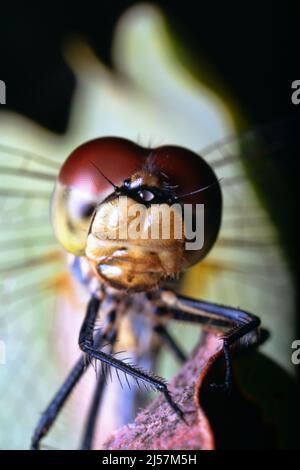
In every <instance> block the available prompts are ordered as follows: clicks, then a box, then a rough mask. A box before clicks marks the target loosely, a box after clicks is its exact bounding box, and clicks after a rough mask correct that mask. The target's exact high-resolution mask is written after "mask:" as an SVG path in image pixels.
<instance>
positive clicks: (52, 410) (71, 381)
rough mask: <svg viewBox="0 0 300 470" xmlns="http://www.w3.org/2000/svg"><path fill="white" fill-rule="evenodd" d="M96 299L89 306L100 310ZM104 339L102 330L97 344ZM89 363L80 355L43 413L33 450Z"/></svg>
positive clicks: (97, 337)
mask: <svg viewBox="0 0 300 470" xmlns="http://www.w3.org/2000/svg"><path fill="white" fill-rule="evenodd" d="M94 299H95V298H94V297H93V301H91V305H90V306H89V308H91V309H92V310H94V309H95V308H96V307H97V305H98V307H97V311H98V308H99V299H98V303H97V302H95V300H94ZM102 341H103V335H102V332H99V333H97V335H96V337H95V345H96V346H97V347H99V346H100V344H101V342H102ZM88 365H89V363H87V362H86V358H85V357H84V356H82V357H80V359H79V360H78V361H77V362H76V364H75V365H74V367H73V368H72V370H71V372H70V373H69V375H68V376H67V378H66V380H65V381H64V383H63V384H62V386H61V387H60V389H59V390H58V392H57V393H56V394H55V396H54V398H53V399H52V400H51V402H50V404H49V405H48V407H47V408H46V410H45V411H44V412H43V413H42V415H41V417H40V419H39V421H38V424H37V426H36V428H35V430H34V433H33V436H32V439H31V449H32V450H38V449H39V444H40V441H41V439H42V438H43V437H45V436H46V434H48V432H49V430H50V429H51V427H52V425H53V423H54V421H55V420H56V418H57V416H58V414H59V412H60V410H61V408H62V407H63V405H64V404H65V402H66V400H67V399H68V397H69V395H70V393H71V392H72V390H73V388H74V387H75V385H76V384H77V382H78V381H79V379H80V378H81V377H82V375H83V374H84V372H85V371H86V369H87V366H88Z"/></svg>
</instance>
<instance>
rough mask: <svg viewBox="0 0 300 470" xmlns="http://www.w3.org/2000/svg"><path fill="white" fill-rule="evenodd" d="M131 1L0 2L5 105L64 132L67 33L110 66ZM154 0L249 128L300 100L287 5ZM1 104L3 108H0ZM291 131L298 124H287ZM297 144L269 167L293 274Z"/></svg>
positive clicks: (293, 26)
mask: <svg viewBox="0 0 300 470" xmlns="http://www.w3.org/2000/svg"><path fill="white" fill-rule="evenodd" d="M134 3H137V2H133V1H119V0H114V1H98V2H95V3H92V2H88V1H85V2H78V3H75V2H72V4H62V3H61V4H59V5H56V4H55V3H52V2H49V3H40V4H39V5H38V4H37V5H36V6H30V4H28V3H27V2H26V3H25V2H24V3H20V4H17V3H14V2H6V3H5V4H3V3H2V4H1V12H0V14H1V20H0V22H1V23H0V48H1V49H0V78H1V79H2V80H4V81H5V82H6V86H7V105H6V106H3V109H13V110H15V111H18V112H19V113H22V114H24V115H26V116H28V117H30V118H31V119H33V120H35V121H37V122H39V123H40V124H42V125H43V126H45V127H48V128H49V129H51V130H53V131H55V132H57V133H63V132H64V130H65V129H66V125H67V122H68V116H69V111H70V103H71V99H72V94H73V92H74V85H75V77H74V76H73V74H72V72H71V70H70V69H69V68H68V66H67V65H66V64H65V63H64V60H63V58H62V55H61V49H62V44H63V41H64V40H65V39H66V38H68V37H69V36H70V35H72V34H74V33H75V34H76V33H79V34H80V35H82V36H83V37H85V38H86V39H87V40H88V41H89V43H90V44H91V45H92V47H93V48H94V50H95V52H96V53H97V54H98V56H99V57H100V58H101V60H102V61H104V62H105V63H107V64H109V65H110V66H111V38H112V32H113V30H114V26H115V23H116V21H117V19H118V18H119V16H120V15H121V14H122V12H123V11H124V10H126V9H127V8H128V6H130V5H132V4H134ZM152 3H154V4H158V5H159V6H160V7H161V8H162V10H163V11H164V13H165V15H166V18H167V21H168V26H169V28H170V29H171V30H172V31H173V32H174V33H175V34H176V35H177V39H178V42H179V43H182V44H183V45H184V47H185V48H186V50H187V51H189V53H190V54H191V55H192V57H193V60H194V62H195V63H197V61H198V60H199V61H200V60H202V59H203V58H204V59H205V60H207V62H208V63H209V64H210V65H211V66H212V67H213V69H214V71H215V72H216V73H217V74H218V75H220V77H222V80H223V82H224V83H225V84H226V86H227V87H228V88H229V89H230V90H232V91H233V92H234V95H235V97H236V99H237V102H238V104H239V106H240V107H241V109H243V110H244V111H245V114H246V115H247V116H248V117H249V120H250V122H251V123H252V124H253V125H258V124H260V123H263V122H267V121H270V120H274V119H277V118H285V117H289V118H290V117H291V118H294V119H297V118H298V117H299V113H300V105H299V106H295V105H293V104H292V102H291V83H292V81H293V80H296V79H300V73H299V61H300V59H299V54H298V53H297V39H298V38H297V36H298V29H299V24H297V23H299V16H298V14H297V11H296V10H295V5H293V4H292V3H290V2H286V1H285V2H279V1H277V2H275V1H273V2H271V1H260V2H257V3H255V2H240V3H237V2H236V3H229V2H212V1H210V2H209V1H205V2H204V1H200V2H196V1H195V2H191V1H185V2H183V1H181V2H179V1H178V2H177V1H171V0H164V1H160V2H155V1H153V2H152ZM1 111H2V107H1V109H0V112H1ZM293 126H294V127H295V129H296V126H297V121H296V120H294V121H293ZM298 155H299V153H298V148H297V147H296V145H295V146H294V147H293V148H291V147H290V148H289V152H287V153H284V155H282V154H279V155H275V156H274V157H273V158H274V164H275V165H276V166H277V167H278V168H279V169H280V172H281V173H282V178H284V179H285V180H286V181H288V182H289V185H290V188H291V191H290V195H289V199H288V200H287V202H286V204H287V211H286V214H285V219H284V220H283V221H281V225H282V227H283V226H285V230H286V229H287V227H288V237H287V238H286V243H288V244H289V245H290V247H289V248H290V249H289V253H290V262H291V264H292V267H293V270H294V273H295V274H297V273H298V271H299V267H298V256H297V254H298V232H297V225H298V223H297V222H298V213H299V210H298V208H297V204H296V203H297V200H298V190H297V186H298V168H297V163H298Z"/></svg>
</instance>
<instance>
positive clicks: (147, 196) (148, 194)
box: [138, 189, 155, 202]
mask: <svg viewBox="0 0 300 470" xmlns="http://www.w3.org/2000/svg"><path fill="white" fill-rule="evenodd" d="M138 195H139V196H140V198H141V199H143V201H145V202H149V201H152V199H154V197H155V196H154V194H153V193H152V191H149V189H141V190H140V191H139V192H138Z"/></svg>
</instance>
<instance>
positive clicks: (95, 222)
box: [51, 137, 222, 291]
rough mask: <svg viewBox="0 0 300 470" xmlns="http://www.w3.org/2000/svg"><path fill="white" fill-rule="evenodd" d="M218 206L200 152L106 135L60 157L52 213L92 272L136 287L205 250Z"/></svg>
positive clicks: (63, 238) (61, 235) (174, 271)
mask: <svg viewBox="0 0 300 470" xmlns="http://www.w3.org/2000/svg"><path fill="white" fill-rule="evenodd" d="M221 206H222V203H221V191H220V186H219V182H218V180H217V179H216V177H215V175H214V173H213V171H212V169H211V168H210V167H209V165H208V164H207V163H206V162H205V161H204V160H203V159H202V158H201V157H200V156H199V155H197V154H195V153H193V152H191V151H189V150H187V149H184V148H182V147H177V146H163V147H158V148H155V149H149V148H144V147H140V146H138V145H136V144H134V143H133V142H130V141H128V140H125V139H120V138H114V137H107V138H100V139H96V140H94V141H90V142H87V143H86V144H84V145H82V146H81V147H79V148H78V149H76V150H75V151H74V152H73V153H72V154H71V155H70V157H69V158H68V159H67V160H66V162H65V163H64V165H63V167H62V169H61V172H60V174H59V178H58V181H57V183H56V186H55V190H54V193H53V197H52V204H51V214H52V222H53V226H54V230H55V233H56V236H57V238H58V240H59V241H60V243H61V244H62V245H63V247H64V248H65V249H66V250H67V251H68V252H70V253H73V254H75V255H77V256H85V257H87V259H88V260H89V261H90V263H91V265H92V267H93V270H94V272H95V275H96V276H98V277H99V278H100V279H102V280H104V281H105V282H107V283H109V284H111V285H113V286H114V287H117V288H121V289H130V290H135V291H139V290H149V289H154V288H156V287H157V286H158V285H160V283H161V282H162V281H164V280H165V279H166V278H174V277H177V276H178V275H179V274H180V273H181V272H182V271H183V270H185V269H186V268H187V267H189V266H190V265H192V264H194V263H196V262H198V261H200V260H201V259H202V258H203V257H204V256H205V255H206V254H207V253H208V251H209V250H210V248H211V246H212V245H213V243H214V241H215V239H216V237H217V234H218V230H219V227H220V221H221Z"/></svg>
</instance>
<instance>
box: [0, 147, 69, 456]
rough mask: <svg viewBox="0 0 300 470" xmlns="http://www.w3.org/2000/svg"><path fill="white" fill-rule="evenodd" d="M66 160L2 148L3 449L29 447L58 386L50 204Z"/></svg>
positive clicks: (56, 268)
mask: <svg viewBox="0 0 300 470" xmlns="http://www.w3.org/2000/svg"><path fill="white" fill-rule="evenodd" d="M57 168H58V163H57V162H55V161H54V160H50V159H47V158H44V157H41V156H39V155H36V154H34V153H30V152H26V151H24V150H19V149H15V148H12V147H10V146H8V145H4V144H3V145H1V146H0V174H1V183H0V220H1V232H0V250H1V261H0V277H1V291H0V296H1V310H0V339H1V341H2V344H3V349H4V351H5V358H4V360H3V362H5V364H3V365H1V366H0V374H1V380H0V393H1V397H2V400H1V402H0V416H1V425H2V429H6V430H7V432H6V433H2V437H1V447H2V448H12V447H13V448H14V447H15V448H20V447H25V448H26V447H28V445H29V437H30V435H31V432H32V429H33V426H34V424H35V422H36V419H37V416H38V415H39V413H40V412H41V411H42V410H43V408H44V407H45V404H46V403H47V401H48V400H49V396H48V389H49V383H51V382H54V383H55V382H57V381H58V373H57V370H56V368H55V367H54V360H53V359H54V357H53V342H54V338H53V334H52V333H53V325H52V323H53V313H54V300H55V291H56V286H57V281H58V279H59V277H58V276H59V275H60V273H61V270H62V266H63V264H62V261H63V260H62V255H61V252H60V250H59V247H58V245H57V243H56V241H55V239H54V237H53V234H52V230H51V225H50V220H49V200H50V196H51V191H52V187H53V183H54V179H55V175H56V173H57Z"/></svg>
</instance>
